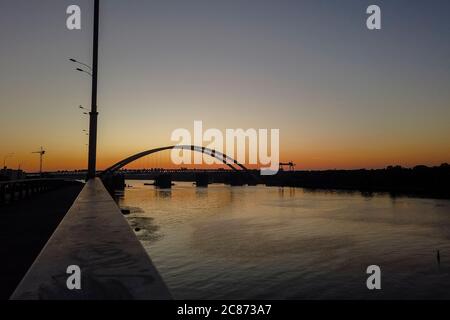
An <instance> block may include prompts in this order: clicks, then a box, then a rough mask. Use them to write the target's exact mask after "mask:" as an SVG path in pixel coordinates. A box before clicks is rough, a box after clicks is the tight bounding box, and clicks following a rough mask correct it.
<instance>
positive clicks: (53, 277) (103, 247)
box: [11, 178, 171, 300]
mask: <svg viewBox="0 0 450 320" xmlns="http://www.w3.org/2000/svg"><path fill="white" fill-rule="evenodd" d="M71 265H76V266H79V267H80V270H81V289H80V290H77V289H73V290H70V289H68V287H67V283H66V282H67V279H68V278H69V276H71V274H68V273H67V268H68V267H69V266H71ZM11 299H13V300H38V299H50V300H86V299H89V300H91V299H92V300H101V299H144V300H145V299H171V295H170V293H169V290H168V289H167V287H166V285H165V283H164V282H163V280H162V278H161V276H160V275H159V273H158V271H157V270H156V268H155V267H154V265H153V263H152V261H151V260H150V258H149V256H148V255H147V253H146V251H145V250H144V248H143V247H142V245H141V243H140V242H139V240H138V239H137V238H136V236H135V234H134V233H133V231H132V230H131V228H130V226H129V225H128V223H127V221H126V220H125V218H124V217H123V215H122V213H121V212H120V209H119V208H118V206H117V205H116V203H115V202H114V200H113V199H112V198H111V196H110V195H109V193H108V192H107V191H106V189H105V187H104V186H103V184H102V182H101V180H100V179H98V178H97V179H95V180H90V181H89V182H88V183H86V186H85V187H84V188H83V190H82V191H81V193H80V195H79V196H78V198H77V199H76V201H75V202H74V204H73V205H72V207H71V208H70V210H69V211H68V212H67V214H66V216H65V217H64V219H63V221H62V222H61V224H60V225H59V226H58V228H57V229H56V231H55V233H54V234H53V235H52V237H51V238H50V239H49V241H48V242H47V244H46V246H45V247H44V249H43V250H42V252H41V253H40V254H39V256H38V258H37V259H36V261H35V262H34V263H33V265H32V266H31V268H30V270H29V271H28V272H27V274H26V275H25V277H24V278H23V280H22V281H21V283H20V284H19V286H18V287H17V288H16V290H15V292H14V293H13V295H12V296H11Z"/></svg>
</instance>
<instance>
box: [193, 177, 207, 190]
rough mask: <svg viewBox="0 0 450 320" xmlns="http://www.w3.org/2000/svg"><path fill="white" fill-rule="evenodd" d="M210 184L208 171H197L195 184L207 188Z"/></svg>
mask: <svg viewBox="0 0 450 320" xmlns="http://www.w3.org/2000/svg"><path fill="white" fill-rule="evenodd" d="M208 184H209V175H208V174H207V173H196V174H195V185H196V186H197V187H205V188H207V187H208Z"/></svg>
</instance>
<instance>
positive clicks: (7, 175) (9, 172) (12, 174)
mask: <svg viewBox="0 0 450 320" xmlns="http://www.w3.org/2000/svg"><path fill="white" fill-rule="evenodd" d="M21 179H25V172H23V171H22V170H14V169H8V168H7V167H4V168H3V169H1V170H0V181H11V180H21Z"/></svg>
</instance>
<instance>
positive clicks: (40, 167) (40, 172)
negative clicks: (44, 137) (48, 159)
mask: <svg viewBox="0 0 450 320" xmlns="http://www.w3.org/2000/svg"><path fill="white" fill-rule="evenodd" d="M32 153H37V154H39V176H42V157H43V156H44V154H45V150H44V149H43V148H42V147H41V150H39V151H34V152H32Z"/></svg>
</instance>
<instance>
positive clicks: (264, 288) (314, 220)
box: [119, 180, 450, 299]
mask: <svg viewBox="0 0 450 320" xmlns="http://www.w3.org/2000/svg"><path fill="white" fill-rule="evenodd" d="M144 182H150V181H132V180H130V181H127V184H128V185H130V186H131V187H130V188H127V189H126V190H125V192H124V194H123V195H122V196H120V197H119V205H120V206H121V207H122V208H129V209H130V210H131V214H130V215H128V216H127V219H128V221H129V223H130V225H131V226H132V228H133V229H136V228H138V229H136V230H138V231H135V232H136V234H137V236H138V238H139V240H140V241H141V242H142V244H143V245H144V247H145V249H146V250H147V252H148V253H149V255H150V257H151V259H152V261H153V262H154V264H155V265H156V268H157V269H158V270H159V272H160V273H161V276H162V277H163V279H164V280H165V282H166V283H167V285H168V287H169V289H170V291H171V292H172V294H173V296H174V297H175V298H177V299H411V298H412V299H444V298H445V299H449V298H450V201H449V200H437V199H422V198H407V197H397V198H393V197H390V196H389V195H387V194H376V195H362V194H361V193H358V192H355V193H349V192H338V191H308V190H306V189H301V188H295V189H294V188H284V189H283V188H278V187H265V186H256V187H229V186H225V185H210V186H209V187H208V188H196V187H195V186H193V185H192V184H191V183H187V182H177V183H176V185H175V186H174V187H173V188H172V190H158V189H155V188H154V187H153V186H146V185H144ZM437 250H439V251H440V256H441V262H440V264H438V262H437V257H436V255H437V254H436V253H437ZM369 265H378V266H379V267H380V269H381V290H368V289H367V286H366V280H367V278H368V277H369V275H368V274H367V273H366V269H367V267H368V266H369Z"/></svg>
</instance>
